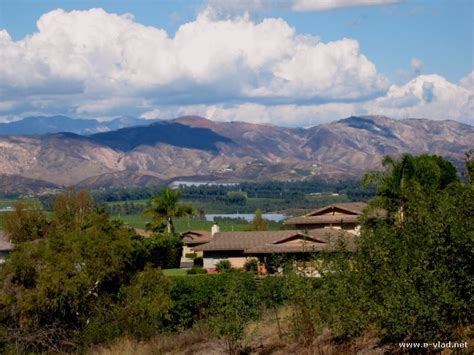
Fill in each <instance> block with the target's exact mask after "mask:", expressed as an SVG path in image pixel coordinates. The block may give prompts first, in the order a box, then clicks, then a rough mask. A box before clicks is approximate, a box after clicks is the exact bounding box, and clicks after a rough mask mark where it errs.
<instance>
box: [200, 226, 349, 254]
mask: <svg viewBox="0 0 474 355" xmlns="http://www.w3.org/2000/svg"><path fill="white" fill-rule="evenodd" d="M340 237H342V238H344V239H345V240H347V241H349V244H350V245H351V246H352V245H353V241H354V238H355V236H354V235H352V234H349V233H345V232H344V231H342V230H340V229H335V228H325V229H318V230H311V231H309V232H305V231H301V230H282V231H258V232H220V233H216V234H215V235H214V238H213V239H212V240H211V241H210V242H209V243H206V244H203V245H200V246H198V247H196V248H195V250H202V251H243V252H244V253H245V254H262V253H263V254H267V253H301V252H311V251H321V250H329V249H334V248H335V246H336V244H337V240H338V239H339V238H340Z"/></svg>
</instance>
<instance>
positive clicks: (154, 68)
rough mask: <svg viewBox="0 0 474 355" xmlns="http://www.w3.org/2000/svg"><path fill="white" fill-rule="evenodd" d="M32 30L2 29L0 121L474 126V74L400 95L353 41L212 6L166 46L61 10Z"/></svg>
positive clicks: (414, 83)
mask: <svg viewBox="0 0 474 355" xmlns="http://www.w3.org/2000/svg"><path fill="white" fill-rule="evenodd" d="M249 1H250V0H249ZM251 2H252V3H255V4H256V5H255V6H257V7H258V6H265V4H266V3H267V2H266V1H264V0H262V1H259V0H255V1H251ZM326 3H328V2H327V1H326ZM333 3H335V2H334V1H333ZM338 3H342V2H341V1H339V2H338ZM235 11H237V10H235ZM37 27H38V30H37V31H36V32H35V33H33V34H31V35H28V36H26V37H25V38H23V39H21V40H18V41H15V40H13V39H12V38H11V36H10V35H9V34H8V32H7V31H6V30H1V31H0V117H1V118H2V119H3V120H5V119H6V118H9V119H10V118H14V117H18V116H24V115H29V114H35V115H38V114H69V115H72V116H79V117H95V118H107V117H112V116H122V115H131V116H141V117H145V118H155V117H160V118H172V117H176V116H179V115H183V114H200V115H203V116H206V117H209V118H211V119H215V120H240V121H248V122H261V123H273V124H280V125H286V126H310V125H315V124H317V123H319V122H326V121H329V120H333V119H338V118H341V117H345V116H349V115H351V114H367V113H374V114H384V115H388V116H393V117H395V118H397V117H402V118H403V117H428V118H436V119H456V120H462V121H465V122H472V120H473V101H474V100H473V81H474V79H473V77H474V76H473V75H474V74H473V73H470V74H469V75H468V76H466V77H465V78H463V79H461V80H460V81H459V83H457V84H455V83H450V82H448V81H447V80H446V79H445V78H443V77H441V76H439V75H419V76H417V77H415V78H414V79H412V80H410V81H409V82H407V83H405V84H402V85H393V84H391V83H390V82H389V81H388V79H386V78H385V77H384V76H383V75H381V74H380V73H379V72H378V71H377V68H376V66H375V64H374V63H372V62H371V61H370V59H369V58H367V57H366V56H365V55H364V54H363V53H361V51H360V48H359V43H358V42H357V41H356V40H354V39H349V38H342V39H340V40H335V41H331V42H323V41H321V40H320V39H319V38H318V37H316V36H310V35H304V34H300V33H297V32H296V30H295V29H294V28H292V27H291V26H290V25H289V24H288V23H287V22H286V21H284V20H283V19H280V18H267V19H264V20H262V21H255V20H253V19H251V18H250V16H248V15H244V16H227V17H219V16H214V15H213V14H211V13H210V12H209V11H208V10H207V8H206V9H205V10H203V11H202V12H201V13H200V14H199V15H198V16H197V18H196V19H195V20H193V21H191V22H188V23H185V24H183V25H182V26H181V27H179V28H178V30H177V31H176V33H175V34H174V35H173V36H170V35H169V34H168V33H167V32H166V31H165V30H163V29H160V28H156V27H151V26H144V25H142V24H140V23H138V22H136V21H135V20H134V18H133V16H131V15H130V14H124V15H117V14H111V13H107V12H106V11H104V10H102V9H90V10H87V11H71V12H66V11H64V10H60V9H58V10H55V11H51V12H49V13H46V14H44V15H43V16H41V18H40V19H39V20H38V22H37ZM411 64H412V67H413V68H414V69H415V70H417V69H418V70H421V68H422V66H423V63H422V62H421V61H419V60H417V59H416V58H414V59H413V60H412V63H411Z"/></svg>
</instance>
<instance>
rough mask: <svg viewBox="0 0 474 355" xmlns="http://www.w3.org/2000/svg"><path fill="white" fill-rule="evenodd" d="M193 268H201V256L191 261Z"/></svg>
mask: <svg viewBox="0 0 474 355" xmlns="http://www.w3.org/2000/svg"><path fill="white" fill-rule="evenodd" d="M193 266H200V267H203V266H204V260H203V258H202V257H201V256H199V257H197V258H195V259H194V260H193Z"/></svg>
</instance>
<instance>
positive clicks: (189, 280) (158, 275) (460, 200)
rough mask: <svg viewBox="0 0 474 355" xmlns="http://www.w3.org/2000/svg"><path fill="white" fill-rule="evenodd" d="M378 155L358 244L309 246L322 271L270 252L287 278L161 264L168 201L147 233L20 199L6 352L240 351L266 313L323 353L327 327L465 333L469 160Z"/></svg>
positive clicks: (2, 294) (0, 275)
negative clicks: (191, 271)
mask: <svg viewBox="0 0 474 355" xmlns="http://www.w3.org/2000/svg"><path fill="white" fill-rule="evenodd" d="M384 164H385V166H386V172H384V173H373V174H369V175H367V176H366V178H365V179H364V182H365V183H366V184H372V185H373V186H375V188H376V191H377V196H376V198H374V199H373V200H372V201H371V203H370V207H369V209H368V210H367V211H366V213H365V215H364V217H363V218H362V221H361V223H362V229H361V236H360V239H359V241H358V244H357V246H358V248H357V251H356V252H349V251H348V250H347V248H346V245H345V243H343V242H341V245H340V248H339V249H338V251H337V252H335V253H331V254H325V253H320V254H318V255H314V259H315V260H313V262H312V263H311V265H312V266H315V267H317V268H318V271H319V273H320V274H321V277H320V278H310V277H304V276H301V275H299V274H298V272H297V271H296V272H295V270H292V266H293V265H294V264H293V263H292V262H291V261H289V260H285V258H274V262H276V261H278V262H280V263H281V266H282V267H284V270H286V271H287V273H286V274H285V275H284V276H268V277H266V278H263V279H260V278H257V277H256V275H255V274H254V273H253V272H252V271H251V270H252V269H253V268H250V267H249V268H247V270H249V271H248V272H239V271H235V270H232V269H228V268H222V273H219V274H217V275H207V274H206V275H194V276H192V277H189V276H182V275H177V274H176V273H175V272H174V270H173V272H171V271H168V272H166V273H167V274H168V275H169V276H166V275H165V274H163V272H162V271H161V269H167V268H174V267H175V266H176V265H175V264H176V260H177V259H178V258H179V255H180V240H179V239H178V238H176V237H175V236H174V235H173V234H172V233H171V234H170V233H164V232H163V231H166V229H168V226H169V224H168V223H170V221H169V219H168V218H169V217H170V215H171V214H172V213H171V212H167V213H161V212H160V213H161V214H160V216H161V217H160V218H161V219H159V218H156V219H155V222H156V223H155V224H154V227H156V228H154V229H155V232H154V234H153V236H152V237H151V238H147V239H145V238H141V237H139V236H137V235H136V234H135V232H134V230H133V229H130V228H127V227H126V226H124V225H123V224H121V223H120V222H118V221H114V220H112V219H111V218H110V217H109V216H108V215H107V213H106V211H105V210H104V209H94V208H92V205H91V203H90V197H89V196H88V195H87V194H86V193H79V194H77V193H74V192H72V191H69V192H66V193H64V194H62V195H60V196H59V197H58V199H57V200H56V202H55V203H54V206H53V211H54V212H53V215H52V216H50V217H49V218H46V216H44V215H43V213H42V211H41V210H40V209H37V208H34V206H30V207H28V208H23V209H22V208H17V211H16V212H12V213H10V214H8V218H7V220H6V223H5V225H6V226H7V231H8V232H9V234H10V236H11V237H12V239H13V241H14V242H15V243H16V244H17V248H16V249H15V251H14V252H13V253H12V255H11V257H10V258H9V260H7V262H6V263H5V264H4V265H3V266H1V267H0V284H1V289H0V324H1V325H0V351H1V352H2V353H27V352H41V351H53V352H54V351H56V352H57V351H87V350H88V349H94V350H93V351H106V350H103V349H104V348H103V347H102V348H98V346H99V345H102V346H107V345H108V344H112V345H111V346H112V348H114V347H116V346H119V345H117V344H124V342H127V341H128V344H135V345H134V346H138V345H137V344H138V343H136V340H146V339H151V340H150V342H148V343H146V344H148V346H149V348H148V349H149V350H150V351H149V353H153V352H155V353H156V352H158V353H159V352H165V351H167V350H166V349H168V350H169V349H170V345H169V341H168V343H167V344H168V345H167V346H168V347H166V346H165V345H166V344H165V345H163V343H166V339H174V340H172V342H173V343H174V344H175V347H176V346H178V345H176V344H177V342H179V341H180V340H179V339H181V341H182V342H181V343H183V342H184V340H183V339H184V338H183V337H184V336H185V335H183V336H178V335H177V334H178V333H183V334H188V335H189V337H191V338H192V339H196V337H201V340H202V338H205V339H206V340H207V341H211V339H212V341H213V342H214V346H216V347H218V349H219V351H226V352H227V353H231V354H235V353H238V352H240V351H247V352H251V351H257V350H256V348H252V346H256V345H255V343H253V342H252V341H251V340H250V339H249V332H250V329H251V328H252V327H254V326H255V325H260V326H261V327H265V326H266V325H268V324H271V327H272V329H273V330H274V331H275V334H277V338H276V336H275V335H274V338H273V339H275V341H278V342H279V344H280V345H279V347H276V348H280V349H285V351H287V352H292V351H297V350H295V349H297V348H295V347H293V348H292V346H297V347H299V348H298V349H300V350H301V349H302V348H305V349H309V351H312V352H314V351H324V350H322V348H319V350H318V349H317V347H318V346H320V341H321V339H322V337H323V338H324V337H326V338H325V339H330V341H331V342H332V343H333V344H335V345H334V348H333V350H334V351H335V352H337V351H342V350H341V349H346V350H347V349H349V350H348V351H351V349H352V350H354V349H355V348H357V347H358V346H360V344H361V339H367V337H370V339H371V342H373V343H375V345H376V346H384V347H388V348H387V349H390V351H392V350H400V348H397V344H398V343H399V342H421V343H424V342H429V343H432V342H437V341H441V342H447V341H455V342H464V341H469V340H470V337H472V330H471V329H472V328H471V327H472V324H473V313H472V306H473V304H474V277H473V276H474V275H473V265H474V257H473V256H474V217H473V216H474V185H473V182H474V163H473V162H472V160H468V161H467V162H466V177H465V179H466V182H462V181H461V180H460V179H459V177H458V176H457V174H456V170H455V168H454V167H453V166H452V164H451V163H449V162H447V161H445V160H443V159H441V158H439V157H436V156H428V155H422V156H418V157H412V156H409V155H407V156H404V157H402V158H401V159H400V160H392V159H386V160H385V161H384ZM173 213H174V212H173ZM157 216H158V212H157V215H155V217H157ZM163 222H165V223H163ZM258 225H260V224H258ZM171 231H172V229H171ZM262 322H263V323H262ZM470 332H471V333H470ZM180 337H181V338H180ZM193 337H194V338H193ZM196 343H199V341H195V342H192V341H191V342H190V345H189V346H190V348H191V349H193V348H192V347H193V346H196ZM366 343H367V342H366ZM113 344H115V345H113ZM153 344H154V345H153ZM252 344H253V345H252ZM281 344H283V345H281ZM285 344H286V345H285ZM292 344H293V345H292ZM295 344H297V345H295ZM318 344H319V345H318ZM355 344H359V345H357V346H356V345H355ZM130 346H132V345H130ZM98 349H99V350H98ZM100 349H102V350H100ZM325 349H326V348H325ZM122 350H123V349H122ZM326 350H327V349H326ZM431 350H433V349H431ZM267 351H268V352H271V347H270V350H268V349H267ZM467 351H468V350H466V353H467Z"/></svg>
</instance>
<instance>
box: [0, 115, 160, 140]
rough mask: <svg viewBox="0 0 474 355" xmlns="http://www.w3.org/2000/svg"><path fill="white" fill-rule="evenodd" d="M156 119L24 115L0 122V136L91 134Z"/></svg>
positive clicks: (146, 122)
mask: <svg viewBox="0 0 474 355" xmlns="http://www.w3.org/2000/svg"><path fill="white" fill-rule="evenodd" d="M156 121H158V120H147V119H143V118H134V117H126V116H124V117H118V118H115V119H113V120H110V121H98V120H95V119H78V118H76V119H75V118H70V117H67V116H38V117H26V118H23V119H21V120H19V121H13V122H6V123H0V136H7V135H13V134H21V135H27V136H30V135H38V134H48V133H59V132H71V133H76V134H93V133H98V132H106V131H112V130H115V129H119V128H124V127H130V126H140V125H148V124H150V123H152V122H156Z"/></svg>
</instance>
